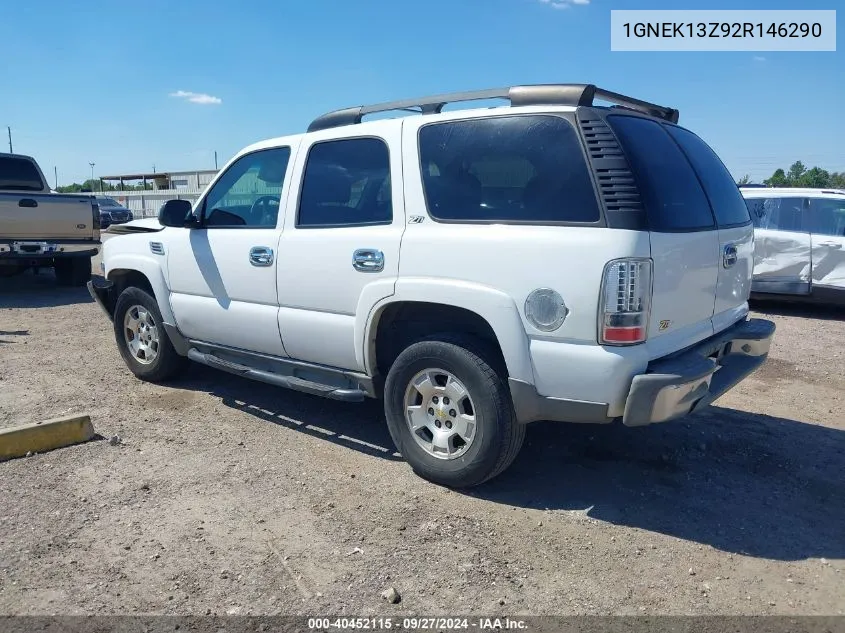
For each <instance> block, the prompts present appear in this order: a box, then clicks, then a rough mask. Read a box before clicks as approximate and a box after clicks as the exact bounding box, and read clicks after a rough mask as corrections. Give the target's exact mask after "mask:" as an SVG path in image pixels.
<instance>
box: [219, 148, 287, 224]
mask: <svg viewBox="0 0 845 633" xmlns="http://www.w3.org/2000/svg"><path fill="white" fill-rule="evenodd" d="M289 160H290V148H289V147H276V148H273V149H265V150H259V151H257V152H252V153H251V154H247V155H245V156H242V157H241V158H239V159H238V160H236V161H235V162H234V163H233V164H232V166H231V167H229V169H228V170H226V172H225V173H224V174H223V175H222V176H221V177H220V179H219V180H218V181H217V182H216V183H214V186H213V187H212V188H211V190H210V191H209V192H208V195H207V196H206V198H205V202H204V203H203V224H204V226H206V227H207V228H224V227H225V228H275V227H276V221H277V219H278V217H279V202H280V199H281V195H282V184H283V183H284V180H285V173H286V172H287V168H288V162H289Z"/></svg>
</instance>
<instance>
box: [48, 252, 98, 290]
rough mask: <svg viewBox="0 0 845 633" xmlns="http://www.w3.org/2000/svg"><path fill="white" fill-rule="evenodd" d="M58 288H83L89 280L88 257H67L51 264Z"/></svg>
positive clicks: (89, 267) (89, 261)
mask: <svg viewBox="0 0 845 633" xmlns="http://www.w3.org/2000/svg"><path fill="white" fill-rule="evenodd" d="M53 267H54V269H55V271H56V281H57V282H58V284H59V285H60V286H84V285H85V284H87V283H88V281H89V280H90V279H91V258H90V257H67V258H62V259H57V260H56V261H55V263H54V264H53Z"/></svg>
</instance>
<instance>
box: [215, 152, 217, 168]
mask: <svg viewBox="0 0 845 633" xmlns="http://www.w3.org/2000/svg"><path fill="white" fill-rule="evenodd" d="M214 169H217V150H214Z"/></svg>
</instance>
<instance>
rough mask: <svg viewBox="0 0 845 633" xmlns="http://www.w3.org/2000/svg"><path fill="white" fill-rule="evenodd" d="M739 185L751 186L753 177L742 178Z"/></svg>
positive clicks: (745, 176)
mask: <svg viewBox="0 0 845 633" xmlns="http://www.w3.org/2000/svg"><path fill="white" fill-rule="evenodd" d="M736 184H738V185H740V186H741V185H750V184H751V176H749V175H748V174H745V175H744V176H743V177H742V178H740V179H739V180H738V181H737V183H736Z"/></svg>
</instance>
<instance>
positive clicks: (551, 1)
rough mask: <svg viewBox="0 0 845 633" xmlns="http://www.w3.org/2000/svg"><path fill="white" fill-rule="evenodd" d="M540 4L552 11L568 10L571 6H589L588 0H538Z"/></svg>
mask: <svg viewBox="0 0 845 633" xmlns="http://www.w3.org/2000/svg"><path fill="white" fill-rule="evenodd" d="M540 2H541V3H543V4H546V5H548V6H550V7H551V8H552V9H569V8H571V7H572V6H573V5H582V6H583V5H586V4H590V0H540Z"/></svg>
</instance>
